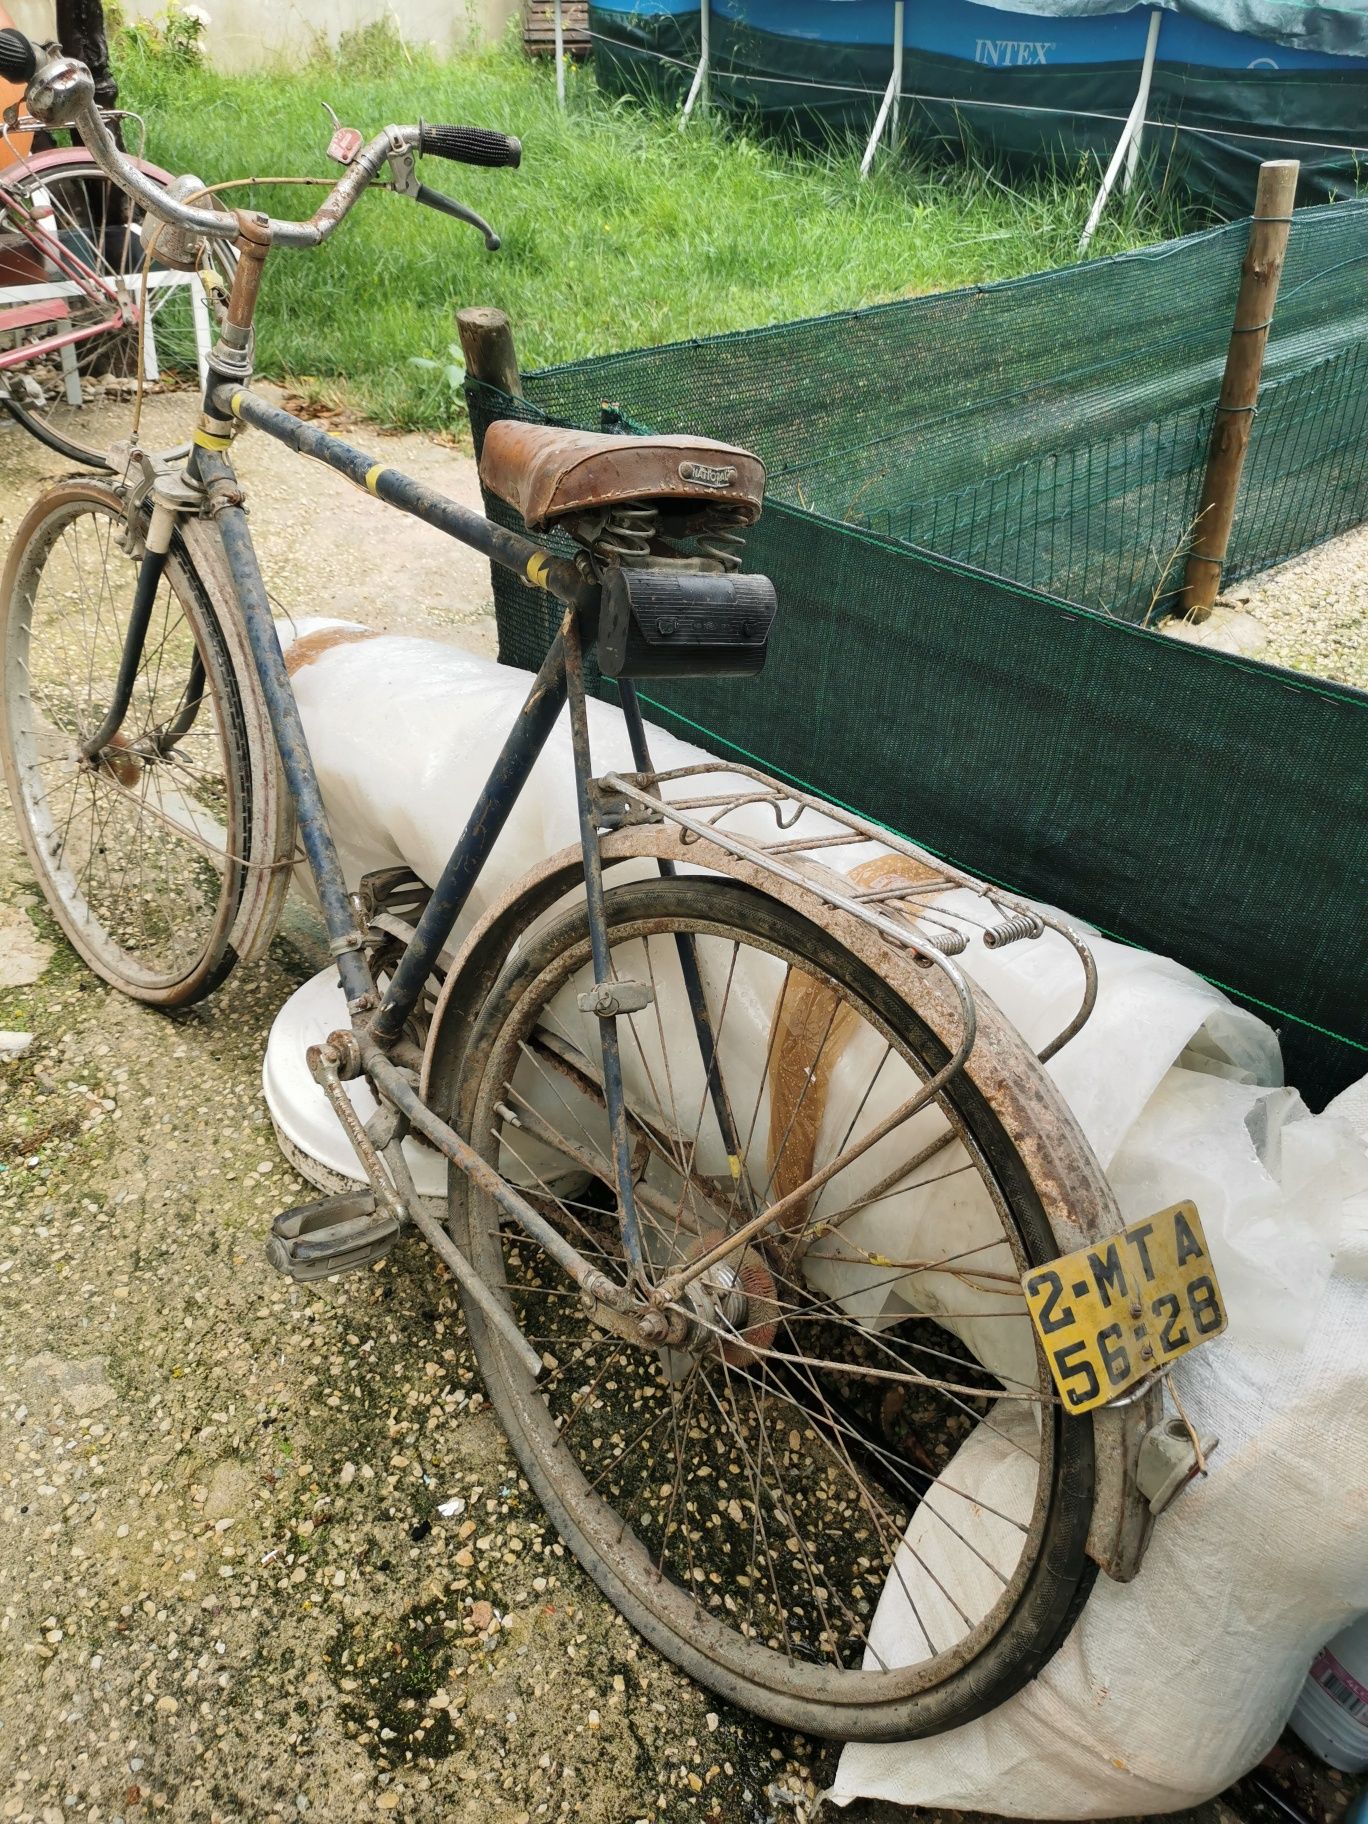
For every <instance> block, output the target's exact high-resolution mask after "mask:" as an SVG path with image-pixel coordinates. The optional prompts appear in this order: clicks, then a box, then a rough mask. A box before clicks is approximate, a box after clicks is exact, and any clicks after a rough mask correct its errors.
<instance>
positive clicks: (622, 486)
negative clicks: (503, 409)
mask: <svg viewBox="0 0 1368 1824" xmlns="http://www.w3.org/2000/svg"><path fill="white" fill-rule="evenodd" d="M480 479H481V480H482V481H483V482H484V485H485V486H486V487H487V488H488V489H489V491H490V493H491V494H497V495H498V497H499V499H500V500H503V501H507V503H508V505H509V506H510V507H514V508H516V509H517V511H518V512H519V513H520V514H521V515H522V518H523V523H524V524H525V525H526V526H527V528H528V530H529V531H531V532H543V531H545V530H546V528H547V527H548V526H550V525H553V524H554V523H555V522H556V521H557V520H561V519H565V518H568V517H573V516H575V515H577V514H593V513H603V512H608V511H611V509H612V508H613V507H616V506H620V505H622V504H623V503H625V502H627V501H641V502H649V503H651V504H653V505H655V506H659V507H682V508H685V509H686V510H692V511H698V510H700V509H703V508H705V507H707V506H709V505H712V506H718V507H726V508H728V509H729V510H731V511H732V512H734V513H735V514H736V515H737V517H738V519H739V520H740V523H742V524H744V525H751V524H753V523H754V521H755V520H757V519H758V518H759V517H760V508H761V506H762V504H763V502H764V496H765V465H764V464H763V463H762V462H761V460H760V458H759V457H758V456H753V455H752V454H751V453H750V451H749V450H738V449H733V448H732V446H731V445H730V444H726V443H715V442H714V441H713V439H712V438H710V437H614V436H610V435H608V434H606V433H603V432H599V431H576V430H567V429H565V428H563V427H562V426H560V425H554V424H524V423H522V422H520V421H519V420H518V419H516V418H499V419H496V420H495V422H494V423H493V424H491V425H490V427H489V429H488V430H487V431H486V432H485V439H484V447H483V449H482V450H481V452H480Z"/></svg>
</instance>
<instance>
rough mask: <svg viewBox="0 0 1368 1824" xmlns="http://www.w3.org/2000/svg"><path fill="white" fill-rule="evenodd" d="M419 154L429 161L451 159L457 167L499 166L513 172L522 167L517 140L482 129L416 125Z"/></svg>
mask: <svg viewBox="0 0 1368 1824" xmlns="http://www.w3.org/2000/svg"><path fill="white" fill-rule="evenodd" d="M418 150H419V151H420V152H423V153H426V154H427V155H428V156H429V157H431V158H450V159H454V160H455V162H456V163H457V164H458V165H502V166H505V167H506V168H507V169H509V170H513V171H515V170H516V169H517V168H518V166H519V165H520V164H521V163H522V141H521V140H520V139H514V138H513V136H512V134H511V133H491V132H489V131H488V130H487V129H486V128H484V127H430V126H429V125H428V124H427V122H426V121H419V123H418Z"/></svg>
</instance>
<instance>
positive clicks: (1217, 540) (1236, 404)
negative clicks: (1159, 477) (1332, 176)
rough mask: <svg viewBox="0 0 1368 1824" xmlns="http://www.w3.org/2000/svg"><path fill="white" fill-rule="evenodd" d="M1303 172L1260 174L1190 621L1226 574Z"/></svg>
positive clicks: (1192, 570) (1190, 570) (1195, 547)
mask: <svg viewBox="0 0 1368 1824" xmlns="http://www.w3.org/2000/svg"><path fill="white" fill-rule="evenodd" d="M1300 168H1301V167H1300V166H1299V164H1298V162H1297V160H1296V159H1295V158H1277V159H1270V160H1269V162H1268V163H1267V164H1263V165H1260V166H1259V188H1258V192H1257V194H1256V196H1255V199H1254V219H1253V221H1252V223H1251V224H1250V229H1249V246H1248V248H1247V250H1246V252H1245V257H1244V265H1243V267H1242V268H1241V271H1240V295H1239V297H1238V298H1237V300H1236V303H1235V322H1234V325H1233V327H1232V329H1231V332H1230V346H1229V348H1228V349H1227V350H1226V364H1225V376H1224V378H1223V379H1222V381H1221V396H1220V399H1219V401H1218V402H1217V406H1216V418H1215V422H1214V423H1213V424H1212V427H1211V443H1210V446H1209V450H1208V454H1207V468H1206V477H1205V479H1204V481H1203V483H1202V500H1201V506H1200V508H1199V509H1198V515H1197V526H1196V530H1195V532H1194V534H1193V539H1192V550H1191V552H1190V553H1189V555H1188V560H1187V570H1186V572H1185V574H1184V579H1183V594H1182V601H1181V611H1182V613H1183V614H1185V615H1186V616H1187V617H1188V619H1189V620H1193V621H1204V620H1205V619H1206V618H1207V616H1208V615H1209V614H1210V613H1211V609H1212V604H1213V603H1214V602H1215V600H1216V596H1217V593H1218V591H1219V590H1220V587H1221V566H1222V564H1224V562H1225V556H1226V547H1227V545H1228V544H1229V542H1230V527H1231V524H1232V522H1233V520H1234V518H1235V503H1236V500H1237V499H1238V497H1239V492H1240V472H1241V470H1242V469H1243V468H1244V459H1245V450H1246V449H1247V448H1248V445H1249V433H1250V429H1251V426H1252V424H1253V420H1254V407H1255V405H1256V404H1257V403H1258V398H1259V377H1260V375H1261V374H1262V372H1263V358H1264V348H1265V346H1266V345H1267V342H1268V327H1269V324H1270V322H1271V320H1272V317H1273V306H1274V304H1275V302H1276V301H1277V296H1278V281H1279V279H1280V278H1281V277H1282V268H1283V255H1284V254H1285V253H1286V251H1287V235H1288V230H1289V229H1290V227H1291V223H1292V210H1293V206H1294V202H1295V198H1296V194H1297V174H1298V171H1299V170H1300Z"/></svg>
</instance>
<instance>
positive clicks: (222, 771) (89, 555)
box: [0, 481, 252, 1007]
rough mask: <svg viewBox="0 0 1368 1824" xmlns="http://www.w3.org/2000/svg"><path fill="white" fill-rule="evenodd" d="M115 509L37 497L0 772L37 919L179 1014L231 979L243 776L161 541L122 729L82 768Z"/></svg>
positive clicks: (179, 550) (101, 646)
mask: <svg viewBox="0 0 1368 1824" xmlns="http://www.w3.org/2000/svg"><path fill="white" fill-rule="evenodd" d="M123 530H124V517H123V503H122V500H121V497H120V495H119V494H118V493H117V492H116V491H115V490H114V489H113V488H109V487H106V486H104V485H102V484H101V483H99V482H93V481H91V482H80V481H73V482H65V483H62V484H60V485H59V486H57V487H55V488H53V489H50V490H49V492H48V493H47V494H45V495H44V496H43V497H42V499H41V500H39V501H38V502H37V503H35V505H34V506H33V508H32V509H31V510H30V512H29V513H28V515H27V516H26V517H25V519H24V520H23V522H22V523H21V525H20V526H19V528H18V530H17V532H16V533H15V536H14V543H13V545H12V546H11V549H10V555H9V561H8V563H7V565H6V567H5V573H4V580H3V583H0V681H2V682H3V693H0V757H2V758H3V762H4V772H5V778H6V782H7V784H8V786H9V790H10V796H11V798H12V800H13V803H14V809H15V814H16V817H17V820H18V823H19V829H20V834H21V835H22V837H23V841H24V846H25V848H26V850H27V852H28V856H29V860H30V862H31V863H32V865H33V870H34V873H35V874H36V875H37V877H38V881H39V884H40V885H41V887H42V889H43V892H44V894H45V895H46V897H47V900H48V904H49V905H50V906H51V908H52V911H53V913H54V915H55V916H56V918H57V920H58V922H59V924H60V925H61V927H62V929H63V931H64V932H65V933H66V935H67V937H68V938H69V939H70V941H71V943H72V944H73V945H74V947H75V948H76V949H77V950H78V951H79V952H80V954H81V955H82V956H83V957H84V958H85V960H86V961H87V962H88V963H89V964H90V966H91V967H92V968H93V969H95V970H96V971H97V972H98V973H99V974H100V975H102V976H103V977H104V979H105V980H106V981H107V982H110V983H111V984H112V985H113V986H114V987H116V988H119V989H121V990H122V991H123V992H124V993H125V994H129V995H131V996H133V997H134V999H136V1000H141V1001H147V1002H150V1003H152V1004H154V1005H157V1006H162V1007H181V1006H185V1005H186V1004H188V1003H189V1002H191V1001H195V1000H198V999H199V998H200V997H201V996H202V995H205V994H208V993H209V992H210V991H211V990H212V989H213V988H215V987H216V986H217V985H218V983H219V982H220V981H221V980H222V979H223V977H224V976H225V975H226V974H227V972H228V970H229V969H230V968H231V967H232V965H233V962H234V961H235V960H236V959H235V954H234V951H233V950H232V948H231V947H230V944H229V936H230V932H231V930H232V927H233V923H234V919H235V916H236V914H237V911H238V908H239V906H240V904H241V902H242V898H243V893H244V889H245V886H246V883H247V872H248V858H249V855H248V852H249V845H250V839H251V808H252V772H251V764H250V756H249V751H248V745H247V738H246V732H245V725H244V718H243V706H242V702H241V698H240V694H239V690H238V684H237V679H236V677H235V675H234V672H233V667H232V664H231V661H230V659H229V657H228V654H227V651H226V649H225V645H224V639H223V635H222V633H221V631H220V627H219V617H218V613H217V611H216V608H215V604H214V600H213V598H212V596H211V594H210V591H209V589H208V587H207V586H206V583H205V581H204V580H203V578H202V577H201V575H200V573H199V572H198V570H197V569H196V568H195V567H194V565H193V564H192V563H191V561H190V559H189V556H188V554H187V553H186V551H185V548H184V546H183V545H182V543H181V541H180V539H179V537H177V539H176V540H175V541H174V542H173V544H172V549H171V554H170V557H169V558H168V561H167V565H166V570H165V573H164V575H163V578H162V582H161V586H160V589H159V590H158V594H157V598H156V602H155V605H154V608H153V612H152V620H151V625H150V627H149V628H148V632H147V638H146V640H145V642H144V646H143V655H142V662H141V665H140V667H139V670H138V673H137V677H136V679H135V681H134V685H133V694H132V699H131V702H130V704H129V708H128V713H127V715H126V717H125V719H124V723H123V726H122V728H121V729H120V730H119V731H118V733H117V734H116V735H115V736H114V738H113V740H112V741H111V742H110V743H109V744H108V745H107V747H106V748H105V750H104V752H103V753H102V754H100V755H97V756H96V757H95V758H94V759H93V760H88V759H86V758H85V756H84V755H83V754H82V752H81V742H82V739H83V738H84V737H86V736H88V735H90V734H91V733H93V732H94V731H95V730H96V729H98V727H99V726H100V723H101V721H102V720H103V718H104V714H105V711H106V709H107V708H108V706H109V704H110V702H111V701H112V699H113V694H114V680H115V677H116V675H117V672H118V667H119V661H120V657H121V654H122V651H123V642H124V633H125V629H126V628H127V625H128V616H129V610H130V607H131V605H132V600H133V589H134V583H135V580H136V577H137V572H138V565H137V561H136V560H135V559H134V558H133V557H131V556H129V555H128V554H127V553H126V552H125V550H124V548H123V545H122V542H121V540H122V534H123Z"/></svg>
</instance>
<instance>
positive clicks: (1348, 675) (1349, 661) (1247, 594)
mask: <svg viewBox="0 0 1368 1824" xmlns="http://www.w3.org/2000/svg"><path fill="white" fill-rule="evenodd" d="M1228 599H1229V600H1231V601H1232V602H1234V603H1235V604H1237V605H1238V606H1239V607H1240V608H1241V609H1243V611H1244V612H1245V613H1246V614H1249V615H1252V616H1253V617H1254V619H1255V620H1256V621H1257V622H1258V623H1259V625H1260V626H1261V627H1262V628H1263V630H1264V632H1265V633H1266V634H1267V636H1268V643H1267V645H1266V646H1265V647H1264V648H1263V650H1262V651H1261V652H1260V654H1259V657H1260V658H1263V659H1266V660H1267V661H1268V662H1269V663H1270V664H1272V665H1288V666H1290V667H1292V669H1293V670H1295V671H1314V672H1317V673H1318V674H1319V675H1320V676H1321V677H1323V678H1334V679H1336V680H1337V681H1338V682H1339V683H1341V684H1354V685H1356V686H1357V687H1358V688H1359V689H1360V690H1368V526H1360V527H1359V528H1358V529H1357V530H1356V531H1354V532H1347V533H1345V535H1344V536H1343V537H1342V538H1332V539H1330V540H1329V541H1328V542H1327V543H1326V544H1323V545H1317V546H1316V547H1315V549H1314V550H1312V551H1308V552H1307V553H1306V554H1305V555H1304V556H1302V557H1294V558H1293V559H1292V561H1291V562H1290V563H1287V564H1279V565H1278V567H1277V569H1276V570H1266V571H1265V572H1264V573H1263V575H1262V576H1256V577H1251V578H1250V579H1249V580H1248V581H1246V582H1244V583H1240V584H1238V585H1237V586H1236V587H1235V588H1234V589H1232V590H1231V591H1230V593H1229V597H1228Z"/></svg>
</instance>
